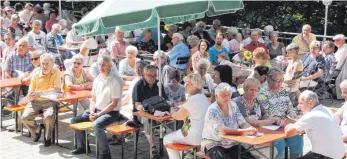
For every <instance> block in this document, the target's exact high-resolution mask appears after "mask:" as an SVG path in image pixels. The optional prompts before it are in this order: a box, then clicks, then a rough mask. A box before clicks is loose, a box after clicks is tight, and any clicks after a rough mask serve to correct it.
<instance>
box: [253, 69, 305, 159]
mask: <svg viewBox="0 0 347 159" xmlns="http://www.w3.org/2000/svg"><path fill="white" fill-rule="evenodd" d="M283 75H284V72H283V71H282V70H280V69H278V68H272V69H271V70H270V71H269V72H268V74H267V84H266V85H264V86H263V87H262V88H261V90H260V92H259V95H258V97H257V100H258V101H259V103H260V104H261V105H262V106H263V107H264V109H265V112H266V113H267V114H269V115H270V116H272V117H276V118H280V121H279V122H277V123H278V125H281V126H284V125H286V124H287V123H288V117H289V118H294V119H296V118H298V116H297V113H296V111H295V109H294V108H293V105H292V102H291V101H290V98H289V96H288V93H287V92H286V91H285V89H283V88H282V87H281V86H282V83H283V80H284V78H283ZM303 146H304V145H303V139H302V137H301V136H299V135H297V136H293V137H290V138H286V139H284V140H280V141H278V142H276V144H275V147H276V149H277V151H278V155H277V157H280V158H282V157H284V149H285V147H289V149H290V157H291V158H297V157H298V156H300V154H302V152H303Z"/></svg>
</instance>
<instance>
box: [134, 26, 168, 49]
mask: <svg viewBox="0 0 347 159" xmlns="http://www.w3.org/2000/svg"><path fill="white" fill-rule="evenodd" d="M157 29H158V28H151V32H152V38H151V39H152V40H153V41H154V43H155V45H158V30H157ZM142 39H143V32H142V33H141V35H140V36H138V37H137V43H138V44H140V43H141V42H142ZM162 43H163V36H162V35H161V33H160V44H162ZM161 50H163V49H161Z"/></svg>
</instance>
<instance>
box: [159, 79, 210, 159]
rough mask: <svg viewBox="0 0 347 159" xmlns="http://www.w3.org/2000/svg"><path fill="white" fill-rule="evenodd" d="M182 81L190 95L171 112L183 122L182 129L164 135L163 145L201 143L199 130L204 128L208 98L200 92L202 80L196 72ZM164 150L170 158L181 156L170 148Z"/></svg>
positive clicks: (177, 158) (175, 158)
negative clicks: (178, 107)
mask: <svg viewBox="0 0 347 159" xmlns="http://www.w3.org/2000/svg"><path fill="white" fill-rule="evenodd" d="M184 82H185V87H186V90H187V93H188V94H189V95H190V97H189V98H188V100H187V102H186V103H184V104H183V105H182V106H181V107H180V109H179V110H178V111H176V112H172V113H171V116H172V118H174V119H175V120H182V121H184V124H183V127H182V129H180V130H177V131H175V132H172V133H170V134H168V135H165V136H164V145H166V144H170V143H180V144H186V145H200V143H201V135H202V133H201V132H202V130H203V128H204V118H205V114H206V111H207V108H208V100H207V98H206V96H205V95H204V94H202V93H201V90H202V87H203V86H204V82H203V80H202V79H201V78H200V75H198V74H190V75H188V76H186V77H185V78H184ZM166 150H167V152H168V155H169V158H170V159H180V158H182V157H181V154H180V152H178V151H175V150H171V149H166Z"/></svg>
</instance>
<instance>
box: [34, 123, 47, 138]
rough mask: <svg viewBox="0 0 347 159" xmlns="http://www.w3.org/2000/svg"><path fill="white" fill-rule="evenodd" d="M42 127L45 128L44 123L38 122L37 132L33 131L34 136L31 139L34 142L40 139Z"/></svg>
mask: <svg viewBox="0 0 347 159" xmlns="http://www.w3.org/2000/svg"><path fill="white" fill-rule="evenodd" d="M43 129H45V125H43V124H40V131H39V133H35V136H34V138H33V141H34V142H37V141H39V140H40V138H41V132H42V130H43Z"/></svg>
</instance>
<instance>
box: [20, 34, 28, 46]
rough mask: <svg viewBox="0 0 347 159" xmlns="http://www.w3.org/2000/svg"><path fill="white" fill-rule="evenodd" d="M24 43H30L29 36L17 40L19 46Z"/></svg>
mask: <svg viewBox="0 0 347 159" xmlns="http://www.w3.org/2000/svg"><path fill="white" fill-rule="evenodd" d="M23 43H27V44H29V43H28V37H26V36H25V37H22V38H21V39H19V40H18V41H17V44H18V45H17V46H19V44H23Z"/></svg>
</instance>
